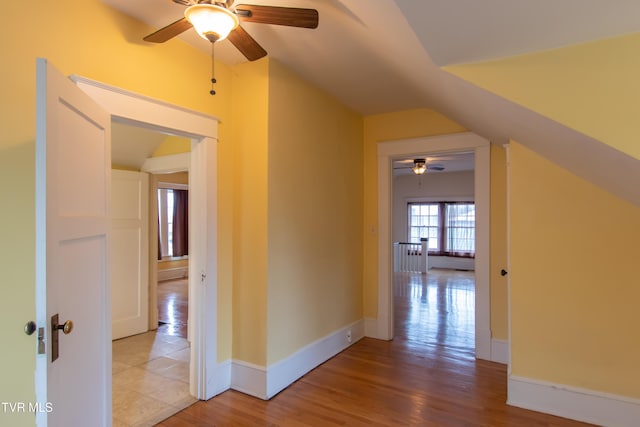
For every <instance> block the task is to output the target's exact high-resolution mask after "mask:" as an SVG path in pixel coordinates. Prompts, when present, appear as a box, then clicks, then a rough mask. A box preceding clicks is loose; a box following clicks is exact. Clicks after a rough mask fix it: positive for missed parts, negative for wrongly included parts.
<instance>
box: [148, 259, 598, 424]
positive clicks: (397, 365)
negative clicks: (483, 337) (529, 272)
mask: <svg viewBox="0 0 640 427" xmlns="http://www.w3.org/2000/svg"><path fill="white" fill-rule="evenodd" d="M394 304H395V305H394V307H395V318H394V320H395V333H396V336H395V338H394V339H393V340H392V341H381V340H375V339H371V338H364V339H362V340H360V341H359V342H357V343H355V344H354V345H353V346H351V347H349V348H348V349H346V350H345V351H343V352H342V353H340V354H338V355H337V356H335V357H333V358H332V359H330V360H328V361H327V362H325V363H324V364H322V365H321V366H319V367H318V368H316V369H314V370H313V371H311V372H309V373H308V374H306V375H305V376H304V377H302V378H301V379H299V380H298V381H296V382H295V383H294V384H292V385H291V386H289V387H288V388H287V389H285V390H283V391H282V392H280V393H279V394H278V395H276V396H275V397H273V398H272V399H271V400H269V401H263V400H260V399H256V398H254V397H251V396H247V395H245V394H242V393H240V392H237V391H233V390H230V391H227V392H224V393H222V394H221V395H219V396H216V397H214V398H213V399H211V400H209V401H206V402H202V401H200V402H197V403H196V404H194V405H192V406H190V407H188V408H187V409H185V410H183V411H181V412H179V413H178V414H176V415H174V416H172V417H170V418H169V419H167V420H165V421H163V422H162V423H160V424H159V425H160V426H165V427H193V426H198V427H202V426H231V425H232V426H247V427H253V426H301V425H305V426H330V425H335V426H338V425H348V426H370V425H377V426H394V427H395V426H399V425H407V426H418V425H419V426H469V427H477V426H491V427H499V426H528V427H529V426H532V427H535V426H538V427H542V426H545V427H550V426H563V427H564V426H585V425H587V424H584V423H580V422H576V421H571V420H567V419H563V418H559V417H554V416H551V415H546V414H541V413H538V412H533V411H528V410H525V409H520V408H515V407H511V406H507V405H506V403H505V402H506V399H507V373H506V371H507V368H506V366H505V365H502V364H498V363H493V362H487V361H482V360H476V359H475V357H474V317H475V313H474V310H475V296H474V279H473V273H469V272H457V271H447V270H430V271H429V273H428V274H424V275H423V274H420V273H399V274H397V275H396V277H395V283H394Z"/></svg>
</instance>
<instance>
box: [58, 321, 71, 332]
mask: <svg viewBox="0 0 640 427" xmlns="http://www.w3.org/2000/svg"><path fill="white" fill-rule="evenodd" d="M57 328H58V329H60V330H61V331H62V332H63V333H64V334H65V335H69V334H70V333H71V331H73V322H72V321H71V320H67V321H66V322H64V323H63V324H62V325H58V326H57Z"/></svg>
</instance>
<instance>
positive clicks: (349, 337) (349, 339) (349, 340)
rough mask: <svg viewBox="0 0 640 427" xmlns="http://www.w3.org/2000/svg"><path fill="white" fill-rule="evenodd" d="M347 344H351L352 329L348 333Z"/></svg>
mask: <svg viewBox="0 0 640 427" xmlns="http://www.w3.org/2000/svg"><path fill="white" fill-rule="evenodd" d="M347 342H351V329H349V330H348V331H347Z"/></svg>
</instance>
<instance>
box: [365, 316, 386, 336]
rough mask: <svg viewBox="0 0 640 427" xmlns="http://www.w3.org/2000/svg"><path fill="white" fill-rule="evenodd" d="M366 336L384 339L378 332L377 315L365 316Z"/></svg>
mask: <svg viewBox="0 0 640 427" xmlns="http://www.w3.org/2000/svg"><path fill="white" fill-rule="evenodd" d="M364 336H365V337H369V338H376V339H382V338H381V337H380V334H379V333H378V319H376V318H375V317H365V318H364Z"/></svg>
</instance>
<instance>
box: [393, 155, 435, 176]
mask: <svg viewBox="0 0 640 427" xmlns="http://www.w3.org/2000/svg"><path fill="white" fill-rule="evenodd" d="M441 159H444V158H441ZM431 160H432V159H425V158H417V159H407V160H398V161H396V162H394V165H397V166H396V167H394V169H395V170H398V169H411V170H412V171H413V173H415V174H416V175H422V174H423V173H425V172H426V171H434V172H440V171H443V170H444V169H445V167H444V165H443V164H442V163H432V162H431ZM433 160H435V159H433Z"/></svg>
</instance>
